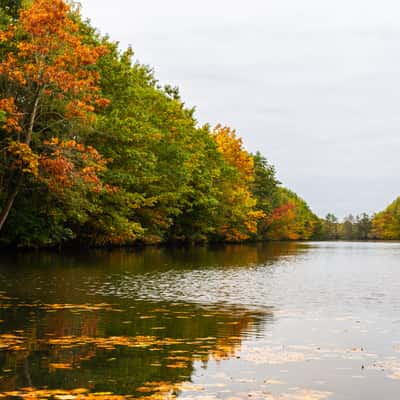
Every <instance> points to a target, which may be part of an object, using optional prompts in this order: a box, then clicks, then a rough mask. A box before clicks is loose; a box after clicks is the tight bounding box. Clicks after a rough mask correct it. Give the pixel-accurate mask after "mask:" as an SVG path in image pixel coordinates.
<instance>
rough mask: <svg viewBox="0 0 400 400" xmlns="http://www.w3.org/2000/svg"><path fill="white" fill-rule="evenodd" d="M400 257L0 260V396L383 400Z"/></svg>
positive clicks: (222, 253) (45, 256)
mask: <svg viewBox="0 0 400 400" xmlns="http://www.w3.org/2000/svg"><path fill="white" fill-rule="evenodd" d="M399 256H400V244H395V243H393V244H386V243H362V244H359V243H327V244H325V243H321V244H320V243H287V244H278V243H277V244H268V245H265V244H254V245H246V246H227V247H210V248H209V247H201V248H187V249H162V248H161V249H157V248H151V249H145V250H141V251H129V250H118V251H110V252H108V251H94V252H83V253H61V254H58V253H25V254H22V253H20V254H1V255H0V398H10V399H13V398H17V399H19V398H23V399H30V400H35V399H50V398H54V399H57V400H77V399H79V400H89V399H91V400H94V399H98V400H100V399H102V400H104V399H108V400H110V399H112V400H123V399H125V398H128V397H129V396H133V397H134V398H141V399H148V400H150V399H157V398H158V399H160V398H163V399H164V398H171V397H172V398H174V397H176V396H178V397H179V398H180V399H181V400H192V399H194V398H196V399H204V398H206V399H233V398H236V399H248V398H250V397H251V399H252V400H256V399H260V400H261V399H264V400H265V399H268V400H276V399H279V400H304V399H308V400H309V399H313V400H323V399H328V398H329V399H330V400H331V399H332V400H334V399H339V400H341V399H349V398H363V400H375V399H376V398H387V399H395V398H397V397H398V392H399V390H400V350H399V349H400V341H399V339H398V338H399V337H400V324H399V317H398V312H399V310H400V269H399V268H398V267H399V264H398V260H399ZM107 393H108V394H107ZM109 393H112V394H109ZM2 394H3V396H2Z"/></svg>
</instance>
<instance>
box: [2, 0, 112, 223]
mask: <svg viewBox="0 0 400 400" xmlns="http://www.w3.org/2000/svg"><path fill="white" fill-rule="evenodd" d="M0 52H1V54H2V58H1V59H2V61H1V62H0V155H1V158H0V159H1V161H0V163H1V165H0V184H1V192H0V193H1V194H0V230H1V229H2V228H3V226H4V224H5V222H6V220H7V218H8V216H9V213H10V210H11V209H12V207H13V204H14V202H15V199H16V197H17V196H18V193H19V192H20V191H21V189H23V188H25V187H27V186H29V185H30V184H37V183H38V182H40V183H41V184H44V185H46V186H47V187H48V188H49V190H50V191H56V192H57V191H58V192H60V193H61V192H62V191H64V190H66V188H68V187H70V186H71V185H73V184H78V185H79V189H80V190H89V191H97V192H98V191H99V190H102V188H101V182H100V180H99V178H98V173H99V172H101V171H102V170H103V169H104V168H105V161H104V160H103V159H102V158H101V156H100V155H99V154H98V153H97V151H96V150H95V149H94V148H90V147H88V148H87V147H85V146H84V145H83V144H80V142H81V141H82V138H83V134H84V128H83V127H85V126H88V125H90V123H92V122H93V118H94V111H95V109H96V107H103V106H106V105H107V104H108V101H107V100H105V99H103V98H102V97H101V94H100V90H99V87H98V79H99V75H98V72H97V71H96V63H97V62H98V60H99V58H100V57H102V56H103V55H104V54H105V53H106V52H107V50H106V49H105V47H103V46H101V45H96V44H91V43H88V41H87V40H85V36H84V34H82V33H81V31H80V24H79V15H78V14H77V12H76V10H74V9H72V8H71V6H69V5H67V4H66V3H65V2H64V1H63V0H34V1H33V2H31V5H30V6H29V7H27V8H25V9H22V10H21V11H20V13H19V18H18V19H16V20H15V22H14V23H12V24H9V25H8V26H7V27H6V28H5V29H3V30H0Z"/></svg>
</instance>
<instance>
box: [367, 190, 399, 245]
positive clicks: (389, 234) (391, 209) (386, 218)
mask: <svg viewBox="0 0 400 400" xmlns="http://www.w3.org/2000/svg"><path fill="white" fill-rule="evenodd" d="M371 237H372V238H374V239H384V240H397V239H400V197H398V198H397V199H396V200H395V201H394V202H393V203H391V204H390V205H389V206H388V207H387V208H386V209H385V210H384V211H381V212H379V213H377V214H375V215H374V217H373V219H372V230H371Z"/></svg>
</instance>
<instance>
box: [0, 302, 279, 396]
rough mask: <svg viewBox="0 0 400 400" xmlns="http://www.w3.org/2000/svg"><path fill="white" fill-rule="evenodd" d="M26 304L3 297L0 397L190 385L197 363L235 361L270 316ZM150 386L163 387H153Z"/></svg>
mask: <svg viewBox="0 0 400 400" xmlns="http://www.w3.org/2000/svg"><path fill="white" fill-rule="evenodd" d="M118 307H119V308H118V309H117V308H116V307H115V306H112V307H111V306H110V305H108V304H81V305H78V304H76V305H74V306H73V305H71V304H68V305H62V304H24V303H21V302H19V301H18V300H16V299H3V300H2V302H1V310H0V319H2V320H3V321H4V322H3V323H2V324H1V325H0V327H1V335H0V349H1V350H2V351H1V352H0V367H1V369H2V371H3V373H2V376H1V378H0V392H3V393H4V392H9V391H12V390H15V389H18V388H25V387H35V388H46V389H50V390H53V389H60V388H61V389H74V388H86V389H89V390H90V391H92V392H112V393H115V394H125V395H126V394H134V395H136V396H143V393H146V394H147V395H154V394H157V393H158V392H160V391H165V390H167V391H168V392H169V391H170V390H172V389H174V390H175V389H177V388H178V384H181V383H183V382H185V381H190V377H191V375H192V373H193V370H194V364H195V363H196V362H200V363H202V365H203V367H206V366H207V363H208V362H209V360H211V359H213V360H222V359H227V358H232V357H235V354H236V352H237V350H238V349H240V347H241V344H242V341H243V340H244V339H245V337H246V336H248V335H252V334H254V333H256V332H257V331H260V330H261V329H262V326H263V325H264V324H265V323H268V322H269V321H271V320H272V318H273V314H272V312H254V311H251V312H250V311H248V310H246V309H243V308H238V307H229V306H214V307H199V306H198V305H195V304H190V303H173V304H171V303H159V302H157V303H153V302H135V303H134V304H133V305H132V304H131V303H129V302H125V303H120V304H118ZM154 382H163V384H162V385H161V384H160V385H155V384H154Z"/></svg>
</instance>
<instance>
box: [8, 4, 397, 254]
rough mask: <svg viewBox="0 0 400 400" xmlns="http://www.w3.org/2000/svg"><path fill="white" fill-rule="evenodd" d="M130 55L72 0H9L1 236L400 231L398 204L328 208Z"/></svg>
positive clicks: (90, 241)
mask: <svg viewBox="0 0 400 400" xmlns="http://www.w3.org/2000/svg"><path fill="white" fill-rule="evenodd" d="M132 57H133V52H132V50H131V49H130V48H128V49H127V50H126V51H124V52H121V51H120V50H119V49H118V45H117V44H116V43H114V42H112V41H110V39H109V38H107V37H102V36H101V35H100V34H99V33H98V32H97V31H96V30H95V29H94V28H93V27H91V26H90V24H89V23H88V22H86V21H83V20H82V18H81V16H80V14H79V7H77V6H75V5H74V4H73V3H68V4H67V3H66V2H65V1H63V0H26V1H23V2H21V1H19V0H12V1H10V0H0V245H2V246H21V247H45V246H60V245H64V244H80V245H85V246H110V245H130V244H137V243H145V244H146V243H150V244H151V243H164V242H172V241H174V242H176V241H178V242H206V241H223V242H240V241H246V240H309V239H329V240H330V239H332V240H333V239H338V238H340V239H341V238H343V239H366V238H370V237H371V235H375V237H376V238H378V237H379V238H384V239H386V238H391V239H392V238H397V237H398V235H399V229H398V228H397V226H398V222H395V221H398V213H397V206H393V207H392V209H390V210H389V209H388V211H386V212H384V213H382V215H381V214H378V215H377V216H376V217H375V218H374V220H373V221H372V222H371V220H370V219H369V218H368V217H367V216H361V217H358V218H355V219H354V220H350V219H349V220H348V221H345V222H344V223H341V224H339V223H338V222H337V221H336V220H335V218H334V217H333V216H329V217H328V218H327V219H326V220H320V219H319V218H318V217H317V216H316V215H315V214H314V213H313V212H312V211H311V210H310V208H309V207H308V205H307V204H306V202H305V201H304V200H302V199H301V198H300V197H298V196H297V195H296V194H295V193H293V192H291V191H290V190H288V189H286V188H284V187H282V185H281V184H280V182H279V181H278V180H277V178H276V174H275V169H274V167H273V166H272V165H271V164H270V163H269V162H268V161H267V159H266V158H264V157H263V155H261V154H260V153H256V154H250V153H249V152H248V151H247V150H246V149H245V148H244V146H243V143H242V140H241V139H240V137H239V136H238V135H237V133H236V132H235V130H234V129H232V128H230V127H226V126H223V125H218V126H216V127H214V128H211V127H210V126H209V125H204V126H199V124H198V122H197V121H196V119H195V117H194V111H195V110H194V109H191V108H188V107H187V106H186V105H185V103H184V102H183V101H182V99H181V98H180V95H179V91H178V89H177V88H173V87H171V86H164V87H162V86H161V85H160V84H159V82H158V81H157V80H156V78H155V77H154V74H153V72H152V70H151V68H149V67H148V66H145V65H141V64H139V63H135V62H132ZM394 208H395V210H394ZM371 224H372V229H371ZM396 224H397V225H396ZM371 232H372V233H371Z"/></svg>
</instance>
